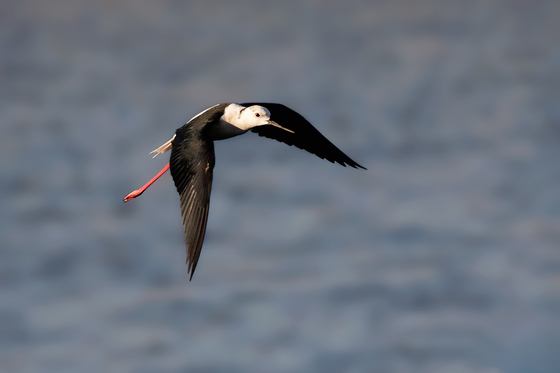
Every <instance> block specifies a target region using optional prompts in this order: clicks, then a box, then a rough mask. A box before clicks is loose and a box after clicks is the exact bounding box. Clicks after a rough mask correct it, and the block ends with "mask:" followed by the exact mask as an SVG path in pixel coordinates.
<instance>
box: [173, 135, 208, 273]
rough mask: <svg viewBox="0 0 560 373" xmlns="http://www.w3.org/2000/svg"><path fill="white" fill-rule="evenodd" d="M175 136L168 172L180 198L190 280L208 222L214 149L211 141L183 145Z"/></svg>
mask: <svg viewBox="0 0 560 373" xmlns="http://www.w3.org/2000/svg"><path fill="white" fill-rule="evenodd" d="M177 134H178V136H177V137H176V139H175V140H174V141H173V148H172V151H171V158H170V161H169V165H170V167H169V168H170V171H171V176H173V181H174V182H175V187H176V188H177V192H178V193H179V197H180V206H181V217H182V219H183V226H184V227H185V243H186V251H187V271H188V273H190V275H191V276H190V279H192V276H193V275H194V271H195V269H196V265H197V263H198V258H199V257H200V252H201V250H202V244H203V242H204V235H205V232H206V223H207V221H208V210H209V204H210V192H211V190H212V176H213V168H214V146H213V144H212V142H211V141H208V142H205V141H194V142H193V141H185V138H184V136H179V135H180V134H179V132H178V133H177ZM191 140H192V139H191ZM187 144H188V147H187Z"/></svg>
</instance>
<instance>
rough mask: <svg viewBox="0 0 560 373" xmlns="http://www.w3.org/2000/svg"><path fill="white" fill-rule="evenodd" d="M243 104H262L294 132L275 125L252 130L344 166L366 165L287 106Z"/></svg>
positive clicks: (283, 125) (246, 104)
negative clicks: (354, 158)
mask: <svg viewBox="0 0 560 373" xmlns="http://www.w3.org/2000/svg"><path fill="white" fill-rule="evenodd" d="M242 105H243V106H251V105H260V106H264V107H266V108H267V109H268V110H269V111H270V119H271V120H273V121H275V122H276V123H278V124H279V125H281V126H282V127H285V128H287V129H289V130H291V131H294V133H290V132H288V131H285V130H283V129H281V128H278V127H274V126H259V127H255V128H253V129H251V131H252V132H255V133H258V134H259V136H264V137H268V138H271V139H274V140H277V141H280V142H283V143H285V144H288V145H290V146H291V145H295V146H297V147H298V148H300V149H303V150H306V151H308V152H310V153H313V154H315V155H316V156H318V157H320V158H323V159H326V160H327V161H330V162H332V163H338V164H341V165H343V166H346V165H348V166H350V167H354V168H363V169H364V170H365V169H366V168H365V167H363V166H361V165H359V164H358V163H356V162H354V161H353V160H352V159H350V157H348V156H347V155H346V154H344V153H343V152H342V151H341V150H340V149H338V148H337V147H336V146H335V145H334V144H333V143H332V142H330V141H329V140H328V139H327V138H326V137H325V136H323V135H322V134H321V132H319V131H318V130H317V129H316V128H315V127H313V125H312V124H311V123H309V122H308V121H307V119H305V118H304V117H303V116H301V115H300V114H299V113H297V112H295V111H294V110H292V109H290V108H289V107H287V106H284V105H282V104H272V103H262V102H250V103H244V104H242Z"/></svg>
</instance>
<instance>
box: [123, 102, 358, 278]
mask: <svg viewBox="0 0 560 373" xmlns="http://www.w3.org/2000/svg"><path fill="white" fill-rule="evenodd" d="M247 131H252V132H255V133H257V134H258V135H259V136H264V137H268V138H271V139H274V140H277V141H280V142H283V143H285V144H288V145H290V146H292V145H294V146H296V147H298V148H300V149H303V150H307V151H308V152H310V153H312V154H315V155H317V156H318V157H320V158H323V159H326V160H327V161H330V162H332V163H338V164H340V165H342V166H345V167H346V166H350V167H353V168H362V169H364V170H365V169H366V168H365V167H363V166H361V165H359V164H358V163H356V162H354V161H353V160H352V159H350V157H348V156H347V155H346V154H344V153H343V152H342V151H341V150H340V149H338V148H337V147H336V146H335V145H334V144H333V143H331V142H330V141H329V140H327V138H326V137H325V136H323V135H322V134H321V133H320V132H319V131H318V130H317V129H316V128H315V127H313V126H312V125H311V123H309V122H308V121H307V120H306V119H305V118H304V117H303V116H301V115H300V114H298V113H297V112H295V111H294V110H292V109H290V108H288V107H286V106H284V105H282V104H273V103H257V102H251V103H244V104H236V103H224V104H218V105H215V106H212V107H210V108H208V109H206V110H204V111H203V112H201V113H200V114H198V115H196V116H195V117H193V118H192V119H191V120H189V121H188V122H187V123H186V124H185V125H184V126H182V127H181V128H179V129H177V131H175V135H174V136H173V137H172V138H171V139H170V140H169V141H167V142H166V143H165V144H163V145H162V146H160V147H159V148H157V149H155V150H154V151H152V152H151V153H150V154H155V155H154V157H156V156H157V155H159V154H163V153H165V152H167V151H169V150H171V157H170V160H169V163H168V164H167V165H166V166H165V167H164V168H163V169H162V170H161V171H160V172H159V173H158V174H157V175H156V176H155V177H154V178H152V179H151V180H150V181H149V182H147V183H146V185H144V186H143V187H142V188H140V189H137V190H135V191H133V192H131V193H130V194H128V195H127V196H126V197H125V198H124V202H127V201H130V200H131V199H133V198H136V197H138V196H139V195H141V194H142V193H143V192H144V191H145V190H146V189H147V188H148V187H149V186H150V185H152V184H153V183H154V182H155V181H156V180H157V179H158V178H159V177H160V176H161V175H163V174H164V173H165V172H166V171H167V170H168V169H169V170H171V176H172V177H173V181H174V183H175V187H176V188H177V192H179V196H180V203H181V217H182V218H183V226H184V227H185V241H186V251H187V265H188V267H187V273H190V279H191V280H192V276H193V274H194V271H195V269H196V265H197V262H198V258H199V256H200V250H201V249H202V243H203V241H204V234H205V232H206V222H207V220H208V208H209V204H210V190H211V188H212V170H213V169H214V164H215V157H214V141H216V140H224V139H228V138H230V137H234V136H238V135H242V134H244V133H246V132H247Z"/></svg>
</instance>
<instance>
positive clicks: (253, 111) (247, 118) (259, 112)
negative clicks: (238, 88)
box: [222, 104, 293, 133]
mask: <svg viewBox="0 0 560 373" xmlns="http://www.w3.org/2000/svg"><path fill="white" fill-rule="evenodd" d="M222 120H223V121H225V122H227V123H229V124H232V125H234V126H235V127H237V128H239V129H241V130H243V131H248V130H250V129H251V128H254V127H258V126H266V125H270V126H275V127H278V128H282V129H283V130H286V131H288V132H292V133H293V131H291V130H289V129H287V128H284V127H282V126H280V125H279V124H278V123H276V122H274V121H273V120H270V111H268V109H267V108H265V107H264V106H260V105H253V106H249V107H246V106H241V105H238V104H230V105H229V106H228V107H226V109H225V111H224V115H223V116H222Z"/></svg>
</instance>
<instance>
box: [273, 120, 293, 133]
mask: <svg viewBox="0 0 560 373" xmlns="http://www.w3.org/2000/svg"><path fill="white" fill-rule="evenodd" d="M267 124H269V125H271V126H274V127H278V128H281V129H283V130H284V131H288V132H290V133H294V131H292V130H289V129H287V128H284V127H282V126H281V125H279V124H278V123H276V122H275V121H273V120H269V121H268V123H267Z"/></svg>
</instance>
